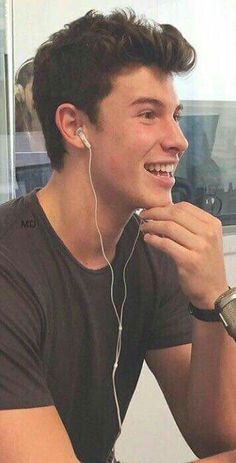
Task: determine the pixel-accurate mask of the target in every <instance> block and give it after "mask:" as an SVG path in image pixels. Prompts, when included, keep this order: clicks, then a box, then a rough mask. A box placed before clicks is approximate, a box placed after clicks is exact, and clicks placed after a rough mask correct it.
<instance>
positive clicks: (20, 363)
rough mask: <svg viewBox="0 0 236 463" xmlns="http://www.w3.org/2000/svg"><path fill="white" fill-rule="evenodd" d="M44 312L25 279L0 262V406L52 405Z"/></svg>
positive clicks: (2, 407) (9, 407)
mask: <svg viewBox="0 0 236 463" xmlns="http://www.w3.org/2000/svg"><path fill="white" fill-rule="evenodd" d="M43 323H44V320H43V314H42V308H41V307H40V304H39V301H38V300H37V297H36V296H35V294H34V292H33V291H32V289H31V288H30V287H29V286H28V285H27V283H26V282H25V280H24V278H23V277H22V276H21V275H20V274H19V273H18V272H17V271H15V272H13V271H12V270H10V271H9V269H7V268H6V267H5V266H3V265H2V264H1V265H0V409H1V410H4V409H5V410H6V409H15V408H17V409H19V408H33V407H41V406H46V405H53V404H54V402H53V399H52V396H51V394H50V391H49V389H48V387H47V382H46V378H45V375H44V370H43V361H42V353H41V351H42V333H43Z"/></svg>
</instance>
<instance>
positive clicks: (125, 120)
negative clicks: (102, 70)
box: [88, 66, 188, 212]
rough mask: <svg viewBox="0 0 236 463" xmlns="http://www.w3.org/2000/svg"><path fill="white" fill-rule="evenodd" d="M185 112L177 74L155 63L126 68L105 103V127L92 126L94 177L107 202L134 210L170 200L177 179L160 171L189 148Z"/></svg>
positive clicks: (101, 120) (102, 117)
mask: <svg viewBox="0 0 236 463" xmlns="http://www.w3.org/2000/svg"><path fill="white" fill-rule="evenodd" d="M180 112H181V107H180V104H179V101H178V99H177V96H176V93H175V90H174V86H173V78H172V77H171V75H167V74H164V73H161V72H160V71H159V70H158V69H157V68H156V67H154V66H153V67H146V66H140V67H138V68H135V69H134V68H133V69H129V70H127V69H126V71H123V73H122V74H119V75H118V76H117V77H116V78H115V79H114V80H113V89H112V91H111V92H110V94H109V95H108V96H107V97H106V98H104V99H103V100H102V102H101V104H100V110H99V127H100V129H99V130H98V129H97V128H95V126H93V125H91V126H90V127H89V131H88V133H89V141H90V143H91V145H92V149H93V151H92V152H93V157H92V176H93V180H94V184H95V189H96V191H97V193H98V194H99V195H100V197H101V198H103V200H104V201H109V203H110V204H112V205H114V206H116V205H119V206H123V207H124V208H125V209H126V210H128V211H130V212H131V211H133V210H134V209H138V208H146V209H148V208H150V207H154V206H165V205H167V204H169V203H170V202H171V188H172V187H173V184H174V178H173V177H172V176H170V174H169V173H168V174H167V173H165V172H163V173H162V174H160V173H158V170H160V168H161V169H162V171H165V170H169V168H168V167H166V165H167V164H171V165H172V166H173V165H174V169H175V168H176V165H177V164H178V162H179V159H180V157H181V155H182V153H183V151H185V150H186V149H187V146H188V143H187V140H186V139H185V138H184V136H183V134H182V132H181V130H180V127H179V123H178V116H179V115H180ZM154 167H155V171H153V170H152V169H153V168H154ZM151 171H152V173H151Z"/></svg>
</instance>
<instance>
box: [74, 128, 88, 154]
mask: <svg viewBox="0 0 236 463" xmlns="http://www.w3.org/2000/svg"><path fill="white" fill-rule="evenodd" d="M76 135H78V136H79V137H80V139H81V140H82V142H83V144H84V145H85V146H86V148H88V149H90V148H91V145H90V143H89V141H88V140H87V138H86V136H85V135H84V132H83V129H81V127H79V128H78V129H77V130H76Z"/></svg>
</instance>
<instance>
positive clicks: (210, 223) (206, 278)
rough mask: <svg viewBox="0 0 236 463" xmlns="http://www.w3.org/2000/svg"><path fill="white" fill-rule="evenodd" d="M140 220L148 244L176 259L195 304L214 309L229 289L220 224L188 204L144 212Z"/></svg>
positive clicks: (178, 204)
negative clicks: (217, 300) (142, 220)
mask: <svg viewBox="0 0 236 463" xmlns="http://www.w3.org/2000/svg"><path fill="white" fill-rule="evenodd" d="M140 218H141V219H144V220H145V223H144V224H142V225H141V230H142V232H143V233H144V240H145V241H146V242H147V243H149V244H151V245H152V246H154V247H156V248H158V249H160V250H161V251H164V252H166V253H167V254H169V255H170V256H171V257H172V258H173V259H174V261H175V263H176V265H177V271H178V277H179V282H180V285H181V287H182V290H183V292H184V293H185V295H186V296H187V297H188V298H189V300H190V301H191V302H192V304H194V305H195V306H196V307H198V308H204V309H213V308H214V302H215V300H216V299H217V297H219V296H220V294H222V293H223V292H225V291H227V289H228V285H227V281H226V273H225V265H224V252H223V240H222V225H221V222H220V220H219V219H217V218H216V217H213V216H212V215H210V214H208V213H207V212H205V211H203V210H201V209H199V208H198V207H196V206H193V205H192V204H190V203H186V202H181V203H177V204H169V205H168V206H164V207H153V208H152V209H148V210H144V211H142V212H141V214H140ZM146 220H147V222H146Z"/></svg>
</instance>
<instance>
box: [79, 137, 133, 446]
mask: <svg viewBox="0 0 236 463" xmlns="http://www.w3.org/2000/svg"><path fill="white" fill-rule="evenodd" d="M87 148H88V149H89V180H90V184H91V188H92V191H93V194H94V200H95V224H96V228H97V231H98V235H99V239H100V244H101V249H102V254H103V257H104V259H105V261H106V262H107V264H108V265H109V267H110V270H111V302H112V305H113V308H114V311H115V314H116V318H117V321H118V337H117V344H116V355H115V363H114V365H113V372H112V384H113V393H114V399H115V404H116V410H117V419H118V423H119V433H118V435H117V437H116V440H117V438H118V437H119V435H120V433H121V428H122V421H121V414H120V406H119V401H118V396H117V390H116V371H117V368H118V365H119V359H120V353H121V343H122V329H123V326H122V323H123V314H124V305H125V301H126V298H127V285H126V279H125V278H126V268H127V265H128V263H129V261H130V259H131V257H132V255H133V252H134V249H135V246H136V243H137V240H138V237H139V233H140V223H139V221H138V219H137V218H136V217H135V216H134V218H135V220H136V222H137V223H138V226H139V228H138V233H137V235H136V238H135V241H134V244H133V247H132V250H131V253H130V255H129V257H128V259H127V261H126V263H125V265H124V268H123V284H124V298H123V301H122V304H121V310H120V316H119V314H118V311H117V307H116V305H115V302H114V279H115V278H114V270H113V268H112V265H111V263H110V262H109V260H108V258H107V256H106V253H105V250H104V245H103V239H102V234H101V231H100V229H99V226H98V200H97V195H96V192H95V188H94V185H93V180H92V174H91V164H92V149H91V146H90V145H88V146H87ZM113 451H114V447H113Z"/></svg>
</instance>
